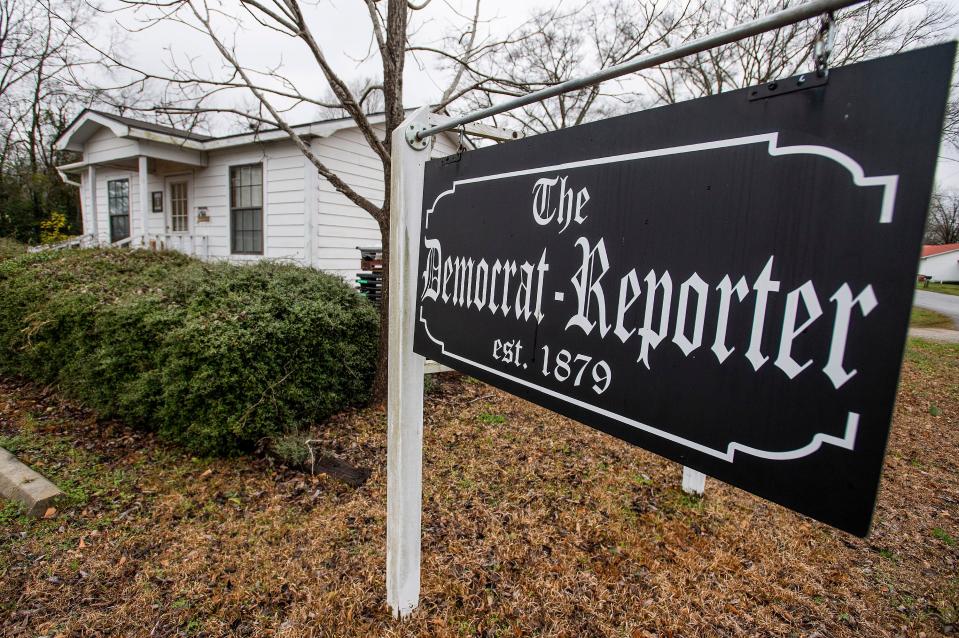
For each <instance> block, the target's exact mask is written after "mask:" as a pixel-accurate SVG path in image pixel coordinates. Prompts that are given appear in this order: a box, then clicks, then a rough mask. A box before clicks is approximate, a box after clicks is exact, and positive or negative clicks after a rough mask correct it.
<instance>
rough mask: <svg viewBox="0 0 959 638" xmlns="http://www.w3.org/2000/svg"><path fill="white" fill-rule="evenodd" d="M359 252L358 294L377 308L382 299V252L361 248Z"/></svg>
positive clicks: (376, 249)
mask: <svg viewBox="0 0 959 638" xmlns="http://www.w3.org/2000/svg"><path fill="white" fill-rule="evenodd" d="M357 250H359V251H360V268H361V269H362V270H361V271H360V272H358V273H356V285H357V286H358V287H359V289H360V294H362V295H363V296H364V297H366V298H367V299H369V300H370V301H372V302H373V305H374V306H376V307H377V308H379V307H380V300H381V299H382V298H383V251H382V250H380V249H379V248H363V247H361V246H357Z"/></svg>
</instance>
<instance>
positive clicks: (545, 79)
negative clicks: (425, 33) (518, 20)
mask: <svg viewBox="0 0 959 638" xmlns="http://www.w3.org/2000/svg"><path fill="white" fill-rule="evenodd" d="M700 1H701V0H683V1H682V2H668V1H666V0H639V1H638V2H627V1H626V0H603V1H602V2H596V3H589V4H587V5H586V6H584V7H574V8H566V7H563V6H562V5H557V6H555V7H553V8H549V9H541V10H538V11H534V12H533V13H532V15H531V16H530V18H529V20H528V21H526V22H525V23H524V24H522V25H521V26H520V27H519V28H518V29H516V30H515V31H514V32H513V33H511V34H509V36H508V37H507V38H505V40H504V41H503V42H499V43H497V45H496V46H480V47H472V48H471V49H470V50H469V52H468V54H466V53H465V52H456V45H457V44H458V43H459V41H460V39H458V38H449V39H448V40H447V42H446V46H443V47H416V50H424V51H430V52H433V53H437V54H440V55H442V56H443V57H444V58H445V59H446V60H447V61H448V63H449V65H450V66H451V67H452V68H456V69H459V70H461V71H462V72H463V74H464V76H465V81H466V84H467V86H468V87H469V89H470V91H469V92H468V93H467V94H466V100H465V101H464V102H463V103H462V105H461V106H462V107H466V108H469V109H470V110H472V109H477V108H483V107H486V106H490V105H491V104H492V103H493V101H494V100H495V99H496V98H497V97H499V96H516V95H523V94H525V93H528V92H530V91H535V90H538V89H541V88H545V87H548V86H553V85H555V84H559V83H562V82H565V81H567V80H571V79H573V78H576V77H581V76H584V75H586V74H587V73H589V72H592V71H596V70H599V69H603V68H607V67H610V66H615V65H617V64H622V63H624V62H627V61H629V60H631V59H633V58H636V57H639V56H641V55H644V54H647V53H649V52H651V51H655V50H657V49H660V48H664V47H665V46H666V45H667V44H668V43H669V42H670V40H671V39H676V38H678V37H679V34H681V33H685V32H686V31H687V30H688V27H687V26H686V25H687V23H688V22H689V20H690V19H691V18H692V16H693V15H694V14H695V13H696V11H697V10H698V7H699V4H698V2H700ZM632 99H634V96H632V95H630V94H629V93H628V92H626V91H624V90H623V89H622V86H621V85H620V84H619V83H617V82H610V83H608V84H607V85H606V86H602V85H594V86H591V87H586V88H583V89H579V90H576V91H571V92H569V93H564V94H562V95H559V96H557V97H554V98H550V99H549V100H546V101H545V102H541V103H537V104H531V105H528V106H525V107H522V108H521V109H517V110H516V111H513V112H509V113H505V114H503V115H501V116H499V117H500V118H501V119H503V120H505V121H507V122H508V123H509V125H511V126H516V127H519V128H522V129H524V130H525V131H526V132H529V133H541V132H544V131H549V130H555V129H560V128H565V127H567V126H573V125H576V124H581V123H583V122H585V121H588V120H590V119H595V118H597V117H602V116H608V115H610V114H613V113H615V112H616V111H618V110H621V109H622V108H624V106H625V105H626V104H628V103H629V102H630V101H632Z"/></svg>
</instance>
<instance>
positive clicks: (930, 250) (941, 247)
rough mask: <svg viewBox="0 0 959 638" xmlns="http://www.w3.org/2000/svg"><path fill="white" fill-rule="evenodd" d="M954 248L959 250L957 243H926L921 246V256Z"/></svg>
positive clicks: (937, 253) (945, 251) (929, 255)
mask: <svg viewBox="0 0 959 638" xmlns="http://www.w3.org/2000/svg"><path fill="white" fill-rule="evenodd" d="M954 250H959V244H939V245H938V246H932V245H928V244H927V245H925V246H923V247H922V256H923V257H932V256H933V255H941V254H943V253H951V252H952V251H954Z"/></svg>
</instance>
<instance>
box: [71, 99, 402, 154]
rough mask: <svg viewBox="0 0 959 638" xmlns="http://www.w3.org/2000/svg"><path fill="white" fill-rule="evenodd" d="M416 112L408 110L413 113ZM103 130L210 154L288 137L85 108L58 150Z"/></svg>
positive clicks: (335, 121)
mask: <svg viewBox="0 0 959 638" xmlns="http://www.w3.org/2000/svg"><path fill="white" fill-rule="evenodd" d="M412 110H414V109H406V111H407V112H410V111H412ZM367 119H369V121H370V124H373V125H376V124H381V123H382V122H383V121H384V120H385V119H386V117H385V114H384V113H372V114H370V115H367ZM353 126H356V124H355V123H354V122H353V118H352V117H349V116H346V117H338V118H331V119H326V120H317V121H314V122H307V123H305V124H294V125H291V128H292V129H293V131H294V132H295V133H296V134H297V135H299V136H301V137H328V136H330V135H332V134H333V133H335V132H336V131H339V130H341V129H345V128H351V127H353ZM100 127H105V128H108V129H110V130H111V131H112V132H113V134H114V135H116V136H117V137H133V138H141V139H148V140H152V141H157V142H165V143H169V144H175V145H177V146H181V147H183V148H188V149H193V150H198V151H208V150H214V149H219V148H227V147H230V146H242V145H244V144H252V143H255V142H267V141H271V140H278V139H284V138H286V137H287V134H286V132H285V131H283V130H282V129H279V128H264V129H260V130H256V131H249V132H244V133H233V134H230V135H221V136H211V135H203V134H201V133H195V132H193V131H187V130H184V129H178V128H174V127H172V126H164V125H162V124H154V123H153V122H147V121H144V120H137V119H134V118H132V117H124V116H122V115H115V114H113V113H107V112H105V111H98V110H95V109H84V110H83V111H81V112H80V114H79V115H77V117H76V118H74V120H73V122H71V123H70V126H68V127H67V128H66V129H65V130H64V131H63V133H61V134H60V137H58V138H57V141H56V147H57V148H58V149H60V150H64V149H67V150H73V151H80V150H83V144H84V143H85V142H86V141H87V140H88V139H90V137H91V136H92V135H93V134H94V132H96V130H97V129H98V128H100Z"/></svg>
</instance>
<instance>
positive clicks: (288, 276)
mask: <svg viewBox="0 0 959 638" xmlns="http://www.w3.org/2000/svg"><path fill="white" fill-rule="evenodd" d="M376 345H377V314H376V311H375V310H374V309H373V307H372V306H371V305H370V304H369V302H367V301H366V300H365V299H364V298H363V297H361V296H360V295H359V294H358V293H357V292H356V291H354V290H353V289H352V288H350V287H349V286H348V285H347V284H346V283H344V282H343V281H342V280H340V279H339V278H337V277H335V276H333V275H328V274H325V273H320V272H317V271H314V270H310V269H305V268H300V267H296V266H289V265H279V264H271V263H265V262H264V263H258V264H256V265H252V266H234V265H229V264H225V263H218V264H209V263H202V262H199V261H197V260H194V259H190V258H188V257H185V256H183V255H179V254H176V253H150V252H147V251H129V250H70V251H56V252H47V253H37V254H31V255H25V256H22V257H19V258H15V259H10V260H7V261H4V262H2V263H0V371H2V372H6V373H15V374H21V375H24V376H26V377H29V378H33V379H35V380H37V381H40V382H43V383H56V384H58V385H59V386H60V388H61V389H62V390H63V391H64V392H66V393H67V394H68V395H70V396H73V397H75V398H77V399H79V400H81V401H83V402H85V403H87V404H88V405H90V406H91V407H93V408H95V409H96V410H97V411H98V412H100V413H101V414H102V415H104V416H116V417H119V418H121V419H123V420H125V421H127V422H129V423H132V424H139V425H140V426H142V427H146V428H149V429H152V430H155V431H157V432H159V433H160V434H161V435H163V436H165V437H167V438H170V439H172V440H175V441H177V442H179V443H182V444H184V445H186V446H187V447H189V448H190V449H191V450H193V451H195V452H196V453H199V454H232V453H235V452H238V451H245V450H249V449H251V448H252V447H253V446H254V445H256V443H257V442H258V441H260V440H261V439H263V438H264V437H273V436H277V435H280V434H283V433H286V432H290V431H294V430H296V429H297V428H298V427H302V426H303V425H304V424H309V423H313V422H316V421H320V420H322V419H325V418H326V417H328V416H329V415H331V414H333V413H334V412H336V411H338V410H341V409H343V408H344V407H346V406H349V405H353V404H359V403H363V402H365V401H366V400H367V399H368V396H369V388H370V384H371V381H372V377H373V371H374V365H375V354H376Z"/></svg>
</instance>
